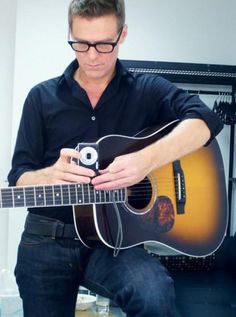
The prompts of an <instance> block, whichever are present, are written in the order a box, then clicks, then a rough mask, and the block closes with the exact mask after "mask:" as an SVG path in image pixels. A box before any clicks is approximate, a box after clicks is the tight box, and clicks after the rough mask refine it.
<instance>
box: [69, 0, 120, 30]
mask: <svg viewBox="0 0 236 317" xmlns="http://www.w3.org/2000/svg"><path fill="white" fill-rule="evenodd" d="M111 14H113V15H115V16H116V18H117V26H118V30H120V29H121V28H122V27H123V26H124V24H125V3H124V0H72V1H71V2H70V5H69V10H68V23H69V29H70V30H71V29H72V23H73V17H74V16H81V17H85V18H87V17H88V18H93V17H101V16H104V15H111Z"/></svg>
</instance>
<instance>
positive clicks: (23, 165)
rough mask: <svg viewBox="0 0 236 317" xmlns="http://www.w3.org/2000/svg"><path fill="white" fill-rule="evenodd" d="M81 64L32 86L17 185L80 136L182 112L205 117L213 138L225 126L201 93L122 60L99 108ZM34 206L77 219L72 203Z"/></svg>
mask: <svg viewBox="0 0 236 317" xmlns="http://www.w3.org/2000/svg"><path fill="white" fill-rule="evenodd" d="M77 68H78V63H77V61H76V60H75V61H73V62H72V63H71V64H70V65H69V66H68V67H67V69H66V70H65V72H64V74H63V75H62V76H60V77H57V78H53V79H50V80H47V81H45V82H42V83H40V84H38V85H36V86H35V87H34V88H33V89H32V90H31V91H30V92H29V95H28V96H27V98H26V101H25V104H24V108H23V113H22V118H21V122H20V126H19V130H18V136H17V141H16V146H15V151H14V155H13V159H12V169H11V171H10V173H9V175H8V180H9V184H10V185H11V186H14V185H15V184H16V181H17V179H18V178H19V177H20V176H21V175H22V174H23V173H24V172H26V171H32V170H37V169H40V168H44V167H46V166H50V165H52V164H53V163H54V162H55V161H56V160H57V159H58V157H59V154H60V150H61V149H62V148H64V147H67V148H75V147H76V145H77V144H78V143H79V142H93V141H96V140H98V139H99V138H101V137H102V136H104V135H109V134H123V135H129V136H132V135H135V134H137V133H138V132H139V131H141V130H143V129H144V128H147V127H151V126H155V125H158V124H161V123H164V122H169V121H172V120H174V119H177V118H178V119H180V120H184V119H187V118H202V119H203V120H204V121H205V122H206V123H207V125H208V127H209V128H210V131H211V139H212V138H214V137H215V136H216V134H217V133H219V131H220V130H221V128H222V124H221V122H220V121H219V119H218V118H217V116H216V115H215V114H214V113H213V112H212V111H211V110H210V109H209V108H208V107H207V106H206V105H204V104H203V103H202V101H201V100H200V99H199V98H198V96H190V95H188V94H187V93H186V92H185V91H183V90H182V89H179V88H177V87H176V86H175V85H173V84H172V83H170V82H169V81H167V80H165V79H163V78H162V77H159V76H157V75H147V74H132V73H129V72H128V71H127V70H126V69H124V67H123V66H122V64H121V63H120V61H117V65H116V75H115V77H114V78H113V79H112V81H111V82H110V83H109V85H108V86H107V88H106V89H105V91H104V92H103V94H102V96H101V98H100V100H99V101H98V103H97V105H96V107H95V108H93V107H92V105H91V103H90V101H89V99H88V96H87V94H86V92H85V90H84V89H83V88H81V87H80V86H79V85H78V83H77V82H76V81H75V80H74V79H73V75H74V72H75V71H76V69H77ZM180 142H181V140H180ZM29 210H30V211H31V212H34V213H38V214H41V213H42V214H43V215H44V216H48V217H53V218H57V219H60V220H62V221H64V222H67V223H70V222H73V217H72V212H71V207H50V208H46V207H44V208H30V209H29ZM68 211H69V212H68Z"/></svg>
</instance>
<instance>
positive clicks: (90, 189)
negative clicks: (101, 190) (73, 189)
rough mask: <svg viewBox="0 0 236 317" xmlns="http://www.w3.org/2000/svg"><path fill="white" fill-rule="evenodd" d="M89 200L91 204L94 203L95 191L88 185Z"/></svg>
mask: <svg viewBox="0 0 236 317" xmlns="http://www.w3.org/2000/svg"><path fill="white" fill-rule="evenodd" d="M89 200H90V203H91V204H94V203H95V189H94V187H93V186H92V185H89Z"/></svg>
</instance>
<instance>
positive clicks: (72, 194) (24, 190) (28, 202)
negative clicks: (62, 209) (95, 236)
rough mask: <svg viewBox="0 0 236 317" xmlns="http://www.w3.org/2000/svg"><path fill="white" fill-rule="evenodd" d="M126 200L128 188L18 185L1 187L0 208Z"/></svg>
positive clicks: (75, 185) (85, 185) (78, 185)
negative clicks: (101, 188)
mask: <svg viewBox="0 0 236 317" xmlns="http://www.w3.org/2000/svg"><path fill="white" fill-rule="evenodd" d="M125 200H126V189H118V190H110V191H103V190H99V191H98V190H95V188H94V187H93V186H92V185H90V184H62V185H43V186H40V185H37V186H22V187H20V186H19V187H18V186H16V187H8V188H2V189H0V208H16V207H52V206H69V205H86V204H106V203H112V202H114V201H115V202H117V203H119V202H125Z"/></svg>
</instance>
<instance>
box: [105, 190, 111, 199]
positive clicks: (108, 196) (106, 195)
mask: <svg viewBox="0 0 236 317" xmlns="http://www.w3.org/2000/svg"><path fill="white" fill-rule="evenodd" d="M110 193H111V192H110V191H108V190H106V191H105V202H110V201H111V197H110Z"/></svg>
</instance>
